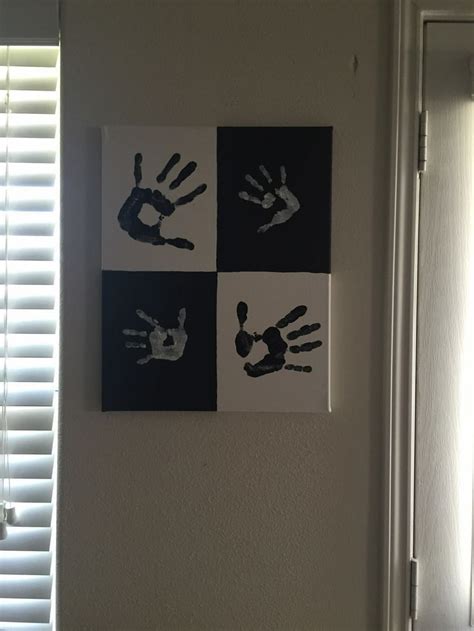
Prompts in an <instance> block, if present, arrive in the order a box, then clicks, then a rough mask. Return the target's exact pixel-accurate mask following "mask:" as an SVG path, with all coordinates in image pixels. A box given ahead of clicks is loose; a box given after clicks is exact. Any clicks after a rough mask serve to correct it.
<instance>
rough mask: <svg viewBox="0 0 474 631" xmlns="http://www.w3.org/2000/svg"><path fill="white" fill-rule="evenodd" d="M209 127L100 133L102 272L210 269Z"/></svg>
mask: <svg viewBox="0 0 474 631" xmlns="http://www.w3.org/2000/svg"><path fill="white" fill-rule="evenodd" d="M216 186H217V163H216V129H215V128H211V127H104V128H103V130H102V269H107V270H135V271H156V270H162V271H215V269H216V247H217V243H216V238H217V235H216V233H217V193H216Z"/></svg>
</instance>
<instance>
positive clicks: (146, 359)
mask: <svg viewBox="0 0 474 631" xmlns="http://www.w3.org/2000/svg"><path fill="white" fill-rule="evenodd" d="M150 359H153V355H147V356H146V357H142V358H141V359H137V364H148V362H149V361H150Z"/></svg>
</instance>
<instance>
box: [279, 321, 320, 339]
mask: <svg viewBox="0 0 474 631" xmlns="http://www.w3.org/2000/svg"><path fill="white" fill-rule="evenodd" d="M320 328H321V324H320V323H319V322H315V323H314V324H305V325H304V326H302V327H301V328H299V329H296V330H295V331H290V333H288V335H287V336H286V339H287V340H296V339H298V338H299V337H301V336H302V335H309V334H310V333H312V332H313V331H317V330H318V329H320Z"/></svg>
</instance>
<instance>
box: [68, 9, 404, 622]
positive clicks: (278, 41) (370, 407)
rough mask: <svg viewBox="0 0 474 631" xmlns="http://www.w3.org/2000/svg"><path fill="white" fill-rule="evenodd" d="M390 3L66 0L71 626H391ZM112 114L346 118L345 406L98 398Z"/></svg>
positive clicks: (341, 199)
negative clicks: (103, 167)
mask: <svg viewBox="0 0 474 631" xmlns="http://www.w3.org/2000/svg"><path fill="white" fill-rule="evenodd" d="M390 16H391V7H390V4H389V3H388V2H384V1H383V0H364V1H358V0H348V1H342V0H328V1H316V0H315V1H313V2H312V1H310V0H308V1H305V2H303V1H301V2H299V1H298V0H287V1H286V2H285V1H279V0H273V1H271V2H264V1H261V2H259V1H257V0H255V1H252V0H241V1H238V0H220V1H211V0H194V1H193V0H175V1H174V2H171V1H169V2H165V1H163V2H160V1H158V0H156V1H154V2H151V1H144V0H110V1H106V0H63V2H62V64H63V76H62V89H63V103H62V107H63V228H62V246H63V249H62V256H63V272H62V318H63V319H62V322H63V324H62V419H61V441H60V476H61V478H60V507H61V511H60V540H59V554H60V576H59V614H60V621H61V626H60V629H61V631H76V630H78V629H84V630H87V631H142V630H143V631H145V630H151V629H153V630H168V629H169V630H171V629H176V630H180V631H184V630H191V629H193V630H212V631H215V630H231V631H234V630H244V631H265V630H272V631H274V630H285V631H286V630H288V631H290V630H291V631H293V630H306V629H307V630H310V629H311V630H317V631H319V630H321V631H343V630H351V631H363V630H366V629H367V630H368V629H374V630H375V629H379V628H380V615H381V611H380V610H381V561H382V556H381V547H382V545H381V544H382V521H381V516H382V482H381V479H382V398H381V397H382V383H381V378H382V375H381V372H382V370H381V369H382V363H381V361H382V314H383V300H384V297H383V294H384V272H385V261H386V256H385V249H386V248H385V245H386V217H387V202H388V161H387V153H388V151H387V145H388V140H389V134H388V129H389V124H388V104H389V101H388V96H389V81H390V77H389V47H390V19H391V18H390ZM353 55H357V57H358V61H359V65H358V69H357V72H354V67H353V63H352V58H353ZM104 124H149V125H154V124H175V125H190V124H194V125H200V124H203V125H216V124H221V125H253V124H263V125H265V124H267V125H299V124H301V125H317V124H321V125H334V128H335V137H334V143H335V144H334V176H333V191H334V192H333V241H332V243H333V257H332V266H333V301H332V307H333V317H332V325H333V329H332V333H333V338H332V380H333V413H332V414H321V415H291V414H280V415H278V414H259V415H255V414H216V413H212V414H210V413H186V414H179V413H160V414H158V413H146V414H143V413H141V414H133V413H113V414H102V413H101V412H100V365H101V359H100V291H101V290H100V213H101V208H100V127H101V125H104Z"/></svg>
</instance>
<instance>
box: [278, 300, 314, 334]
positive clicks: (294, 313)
mask: <svg viewBox="0 0 474 631" xmlns="http://www.w3.org/2000/svg"><path fill="white" fill-rule="evenodd" d="M307 311H308V307H306V306H305V305H299V306H298V307H295V308H294V309H292V310H291V311H290V312H289V313H287V314H286V316H284V317H283V318H282V319H281V320H278V322H277V323H276V325H275V326H276V327H277V328H278V329H284V328H285V327H287V326H288V325H289V324H291V323H292V322H295V321H296V320H298V318H301V316H304V314H305V313H306V312H307Z"/></svg>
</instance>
